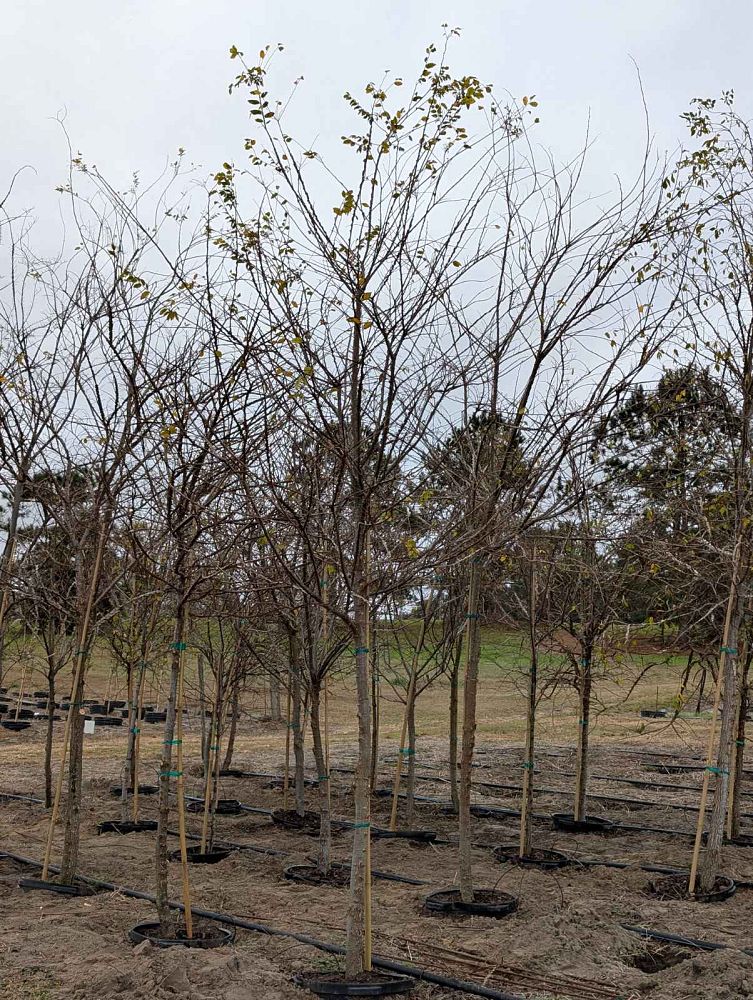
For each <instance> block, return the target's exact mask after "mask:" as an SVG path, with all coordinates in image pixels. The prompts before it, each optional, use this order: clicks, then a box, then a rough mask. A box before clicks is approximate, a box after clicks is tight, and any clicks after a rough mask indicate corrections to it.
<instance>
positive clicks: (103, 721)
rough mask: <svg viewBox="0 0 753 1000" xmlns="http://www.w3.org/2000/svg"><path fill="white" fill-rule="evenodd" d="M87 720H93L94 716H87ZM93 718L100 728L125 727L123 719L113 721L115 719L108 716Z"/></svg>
mask: <svg viewBox="0 0 753 1000" xmlns="http://www.w3.org/2000/svg"><path fill="white" fill-rule="evenodd" d="M86 718H87V719H91V718H92V716H89V715H87V716H86ZM93 718H94V721H95V722H96V723H97V725H98V726H122V725H123V720H122V719H113V718H111V717H110V716H108V715H95V716H94V717H93Z"/></svg>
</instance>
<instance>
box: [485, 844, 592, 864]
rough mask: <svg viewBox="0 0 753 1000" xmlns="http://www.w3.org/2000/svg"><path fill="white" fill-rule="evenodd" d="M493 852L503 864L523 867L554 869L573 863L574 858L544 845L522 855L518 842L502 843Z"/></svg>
mask: <svg viewBox="0 0 753 1000" xmlns="http://www.w3.org/2000/svg"><path fill="white" fill-rule="evenodd" d="M492 854H493V855H494V857H495V858H496V859H497V861H500V862H502V863H503V864H511V865H520V866H521V867H522V868H541V869H543V870H544V871H553V870H554V869H556V868H564V867H565V866H566V865H569V864H572V859H571V858H568V856H567V855H566V854H562V853H561V852H560V851H551V850H549V849H548V848H544V847H533V848H531V850H530V852H529V853H528V854H525V855H521V853H520V847H519V845H518V844H502V845H501V846H500V847H495V848H494V850H493V851H492Z"/></svg>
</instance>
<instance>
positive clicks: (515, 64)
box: [0, 0, 753, 236]
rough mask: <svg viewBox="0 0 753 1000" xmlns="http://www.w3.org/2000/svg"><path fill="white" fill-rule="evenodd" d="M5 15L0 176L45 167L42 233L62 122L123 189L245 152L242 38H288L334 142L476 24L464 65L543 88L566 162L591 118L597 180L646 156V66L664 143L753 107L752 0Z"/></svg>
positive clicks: (67, 8) (50, 2)
mask: <svg viewBox="0 0 753 1000" xmlns="http://www.w3.org/2000/svg"><path fill="white" fill-rule="evenodd" d="M2 15H3V43H2V58H1V59H0V81H1V82H2V95H3V101H2V104H1V105H0V116H1V117H2V122H1V123H0V136H2V141H1V142H0V188H2V189H3V190H4V189H5V187H6V185H7V182H8V180H9V178H10V176H11V174H12V173H13V171H14V170H16V169H17V168H18V167H20V166H22V165H24V164H29V165H30V166H32V167H33V168H34V170H35V171H36V173H32V172H31V171H26V172H24V174H23V175H22V177H21V179H20V180H19V183H18V186H17V189H16V193H15V197H14V199H13V202H14V207H15V208H17V209H18V208H33V209H34V211H35V214H36V216H37V218H38V223H37V230H38V233H39V235H40V236H42V234H45V235H49V233H50V232H51V231H52V230H53V229H54V228H55V226H56V197H57V196H56V195H55V194H54V193H53V189H54V187H55V185H56V184H58V183H60V182H61V181H63V180H64V179H65V173H66V165H67V151H66V145H65V141H64V137H63V135H62V133H61V130H60V128H59V126H58V125H57V124H56V122H55V119H56V117H58V116H61V115H64V116H65V124H66V128H67V130H68V132H69V134H70V136H71V141H72V143H73V146H74V148H75V149H76V150H80V151H81V152H82V153H83V154H84V156H85V158H86V159H87V160H88V161H89V162H94V163H96V164H97V165H98V167H99V168H100V169H101V170H102V171H103V173H105V174H106V175H107V176H108V177H109V178H110V179H112V180H113V181H114V182H115V183H117V184H121V185H122V184H125V183H126V179H127V177H128V176H129V175H130V174H131V172H132V171H134V170H138V171H140V172H141V173H142V175H144V176H151V175H154V174H155V173H156V172H158V171H159V169H160V167H161V166H162V165H163V164H164V163H165V161H166V160H167V158H169V157H173V156H174V154H175V151H176V150H177V148H178V147H179V146H182V147H185V149H186V150H187V154H188V156H189V157H190V159H191V160H192V161H194V162H196V163H199V164H201V165H202V166H203V167H205V168H206V170H207V171H209V170H214V169H216V168H217V167H218V165H219V164H221V163H222V162H223V161H224V160H228V159H233V158H240V157H241V156H242V155H243V154H242V139H243V137H244V136H245V135H246V134H247V133H248V132H249V131H250V130H249V128H248V126H247V124H246V119H245V108H244V103H243V100H242V98H240V97H239V96H238V95H235V96H234V97H230V96H229V95H228V92H227V84H228V82H229V81H230V79H231V78H232V75H233V72H234V71H235V69H236V68H237V64H235V63H231V62H230V61H229V58H228V49H229V47H230V46H231V45H237V46H238V47H239V48H240V49H242V50H245V51H247V52H248V53H255V52H258V50H259V48H261V47H262V46H263V45H265V44H266V43H269V42H273V43H274V42H282V43H283V44H284V45H285V52H284V53H283V54H282V56H281V57H279V59H278V61H277V71H276V73H277V79H278V80H279V81H280V82H281V83H282V81H283V80H293V79H294V78H295V77H297V76H299V75H303V76H304V78H305V79H304V83H303V85H302V89H301V90H300V91H299V93H298V94H297V97H296V103H295V106H294V110H293V113H292V116H291V118H290V119H289V120H288V128H289V129H290V130H295V132H296V135H297V137H299V138H300V140H301V142H302V143H304V144H313V143H314V141H316V142H317V148H318V149H320V150H321V149H322V148H326V146H327V144H328V140H331V141H336V140H337V137H338V136H339V135H341V134H342V133H343V132H344V131H346V130H347V131H350V126H351V124H352V123H351V122H350V121H349V117H348V112H347V109H346V107H345V105H344V104H343V102H342V99H341V98H342V94H343V92H344V91H345V90H346V89H352V90H354V91H357V90H359V89H360V88H361V87H362V85H363V84H365V83H366V82H368V80H370V79H379V77H380V76H381V73H382V71H384V70H385V69H390V70H393V71H396V72H400V73H402V74H405V76H406V77H407V78H410V76H411V74H412V73H413V71H414V70H415V69H416V68H417V67H418V66H419V64H420V61H421V59H422V57H423V50H424V47H425V46H426V44H428V42H430V41H432V40H441V27H440V25H441V24H442V22H444V21H446V22H449V24H450V25H451V26H458V27H460V28H462V35H461V37H460V39H458V40H457V41H455V42H454V43H453V46H452V52H451V66H452V68H453V69H455V70H456V71H457V72H458V73H475V74H476V75H478V76H479V77H481V78H482V79H484V80H486V81H489V82H493V83H494V84H495V89H497V90H498V91H509V92H510V93H511V94H513V95H515V96H516V97H520V96H522V95H523V94H532V93H535V94H536V95H537V98H538V99H539V101H540V114H541V118H542V125H541V133H540V138H541V141H542V142H544V143H546V144H547V145H551V146H553V147H554V149H555V151H556V152H557V154H558V155H559V156H561V157H562V158H564V157H566V156H567V155H569V154H570V153H572V152H573V150H574V149H575V148H576V146H577V144H578V142H579V141H580V140H581V139H582V137H583V135H584V133H585V128H586V123H587V121H588V118H589V116H590V121H591V132H592V135H593V136H594V138H595V139H596V147H595V150H594V152H593V155H592V163H591V168H590V171H589V176H590V177H591V178H595V180H593V181H592V183H593V184H600V183H601V175H602V174H603V176H604V185H605V186H608V184H609V178H610V175H611V174H613V173H614V172H619V173H622V174H627V173H629V172H630V171H631V168H634V167H635V165H636V157H637V155H638V151H639V149H640V145H641V137H642V130H643V117H642V108H641V99H640V93H639V87H638V82H637V75H636V68H635V65H634V64H633V61H632V60H635V63H637V66H638V68H639V70H640V73H641V77H642V81H643V86H644V89H645V94H646V100H647V103H648V107H649V111H650V115H651V120H652V126H653V128H654V130H655V132H656V135H657V139H658V143H659V146H660V147H670V148H671V147H673V146H675V145H676V144H677V142H678V141H679V140H680V138H681V136H682V124H681V122H680V120H679V117H678V116H679V114H680V113H681V112H682V110H683V109H684V108H685V107H686V106H687V103H688V101H689V100H690V98H692V97H694V96H698V95H716V94H718V93H719V91H720V90H721V89H723V88H728V87H732V88H734V89H735V92H736V94H737V105H738V109H739V110H740V111H741V112H742V113H743V114H744V115H746V117H747V116H753V78H752V77H753V72H752V70H751V52H750V43H751V38H753V4H751V3H750V0H716V2H714V3H708V2H701V0H537V2H531V0H438V2H437V0H381V2H377V3H373V2H372V3H368V4H366V3H359V2H358V0H348V2H344V0H318V2H314V0H277V2H271V0H246V2H243V3H241V2H239V0H2ZM597 178H598V179H597ZM593 193H594V194H596V193H597V192H596V191H594V192H593ZM40 230H41V232H40Z"/></svg>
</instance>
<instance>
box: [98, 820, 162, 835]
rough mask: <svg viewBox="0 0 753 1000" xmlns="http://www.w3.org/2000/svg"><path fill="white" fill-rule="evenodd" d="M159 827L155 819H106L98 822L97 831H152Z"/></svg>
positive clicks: (123, 832)
mask: <svg viewBox="0 0 753 1000" xmlns="http://www.w3.org/2000/svg"><path fill="white" fill-rule="evenodd" d="M156 829H157V821H156V820H154V819H142V820H138V822H134V821H133V820H117V819H106V820H104V821H103V822H102V823H97V833H121V834H125V833H152V832H154V830H156Z"/></svg>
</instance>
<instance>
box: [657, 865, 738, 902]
mask: <svg viewBox="0 0 753 1000" xmlns="http://www.w3.org/2000/svg"><path fill="white" fill-rule="evenodd" d="M644 891H645V893H646V895H647V896H656V897H657V898H658V899H663V900H682V899H687V900H692V901H693V902H695V903H721V902H723V900H725V899H729V898H730V897H731V896H734V895H735V893H736V892H737V886H736V885H735V883H734V881H733V880H732V879H731V878H729V877H728V876H726V875H717V877H716V879H715V881H714V888H713V889H711V891H710V892H694V893H693V894H692V895H691V894H689V893H688V876H687V874H686V873H684V872H683V873H678V874H676V875H665V876H663V877H662V878H657V879H652V880H651V881H650V882H649V883H648V884H647V886H646V888H645V890H644Z"/></svg>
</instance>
